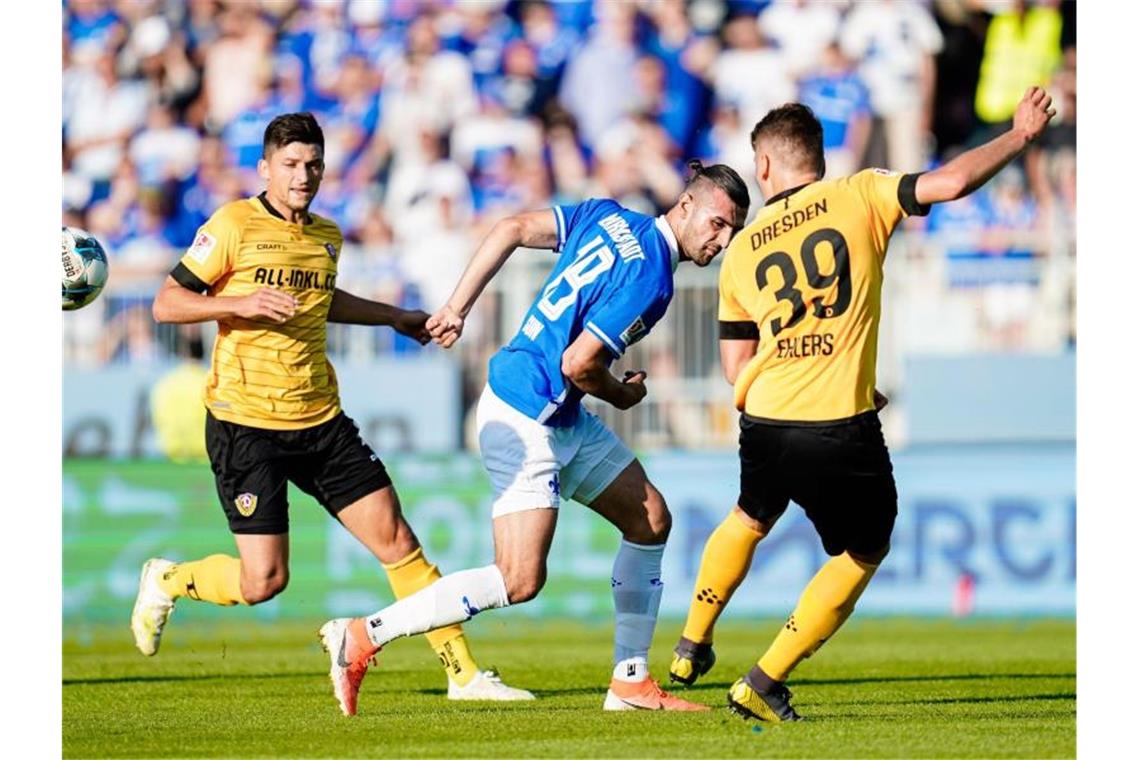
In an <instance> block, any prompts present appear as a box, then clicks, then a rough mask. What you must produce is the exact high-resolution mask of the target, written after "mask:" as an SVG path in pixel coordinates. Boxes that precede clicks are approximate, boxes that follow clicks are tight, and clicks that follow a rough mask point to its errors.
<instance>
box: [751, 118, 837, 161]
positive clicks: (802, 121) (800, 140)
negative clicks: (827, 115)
mask: <svg viewBox="0 0 1140 760" xmlns="http://www.w3.org/2000/svg"><path fill="white" fill-rule="evenodd" d="M761 139H765V140H774V141H776V142H777V143H779V146H778V149H779V150H780V155H781V158H782V159H783V160H785V161H787V162H788V163H789V164H792V165H794V166H798V167H803V168H805V169H809V170H811V171H813V172H815V174H816V176H817V177H822V176H823V173H824V171H825V170H826V165H825V163H824V160H823V125H821V124H820V123H819V119H817V118H816V117H815V114H814V113H813V112H812V110H811V109H810V108H808V107H807V106H805V105H804V104H803V103H785V104H784V105H782V106H779V107H777V108H773V109H772V110H771V111H769V112H768V113H767V114H765V115H764V118H763V119H761V120H760V121H758V122H756V126H755V127H753V128H752V149H753V150H755V149H756V145H757V143H758V142H759V141H760V140H761Z"/></svg>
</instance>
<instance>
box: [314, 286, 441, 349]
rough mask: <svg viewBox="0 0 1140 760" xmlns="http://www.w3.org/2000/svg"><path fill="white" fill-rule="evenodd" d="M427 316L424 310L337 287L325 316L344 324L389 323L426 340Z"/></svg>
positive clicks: (411, 336) (422, 341)
mask: <svg viewBox="0 0 1140 760" xmlns="http://www.w3.org/2000/svg"><path fill="white" fill-rule="evenodd" d="M427 318H428V315H427V312H424V311H418V310H417V311H408V310H407V309H401V308H400V307H398V306H392V305H390V304H386V303H381V302H380V301H369V300H368V299H366V298H360V297H359V296H354V295H353V294H352V293H348V292H346V291H343V290H341V289H340V288H337V289H336V290H334V291H333V298H332V303H331V304H329V317H328V320H329V321H330V322H340V323H341V324H346V325H391V327H392V328H393V329H395V330H396V332H398V333H401V334H402V335H407V336H408V337H409V338H414V339H415V340H418V341H419V342H420V343H427V342H428V341H429V340H431V336H430V335H428V333H427V330H426V329H424V323H425V322H427Z"/></svg>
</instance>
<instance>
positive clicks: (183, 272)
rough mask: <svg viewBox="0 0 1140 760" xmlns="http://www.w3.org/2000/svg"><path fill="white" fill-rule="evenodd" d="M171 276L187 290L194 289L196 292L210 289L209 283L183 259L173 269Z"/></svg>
mask: <svg viewBox="0 0 1140 760" xmlns="http://www.w3.org/2000/svg"><path fill="white" fill-rule="evenodd" d="M170 276H171V277H173V278H174V281H175V282H177V283H178V284H179V285H181V286H182V287H184V288H186V289H187V290H193V291H194V292H195V293H205V292H206V291H207V290H209V289H210V286H209V285H207V284H206V283H204V282H202V280H201V278H199V277H198V275H196V274H194V273H193V272H191V271H190V267H188V266H186V265H185V264H183V263H182V262H181V261H179V262H178V266H176V267H174V269H172V270H171V272H170Z"/></svg>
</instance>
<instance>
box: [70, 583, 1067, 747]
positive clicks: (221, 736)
mask: <svg viewBox="0 0 1140 760" xmlns="http://www.w3.org/2000/svg"><path fill="white" fill-rule="evenodd" d="M184 606H185V605H184ZM179 613H180V614H176V615H175V616H174V617H173V618H172V619H171V622H170V626H169V627H168V629H167V635H166V638H165V640H164V642H163V646H162V651H160V652H159V654H158V655H157V656H156V657H154V658H150V659H148V658H144V657H142V656H141V655H139V654H138V653H137V652H136V651H135V650H134V647H133V643H132V640H131V636H130V631H129V630H128V629H127V627H126V625H125V622H126V621H124V625H123V626H118V627H107V626H99V627H94V628H89V629H85V630H82V631H81V633H79V634H75V631H76V626H68V630H69V631H70V632H71V633H72V637H71V638H68V639H65V641H64V644H63V755H64V757H209V756H225V757H270V756H272V757H384V758H392V757H686V758H695V757H743V756H773V757H908V758H910V757H1035V758H1036V757H1073V756H1075V754H1076V648H1075V647H1076V625H1075V622H1074V621H1072V620H1027V621H996V620H967V621H950V620H913V619H875V618H859V617H858V614H856V617H855V618H854V619H852V620H851V621H849V622H848V624H847V625H846V626H845V628H844V629H843V630H842V631H840V632H839V633H838V634H837V635H836V637H835V638H834V639H833V640H832V641H831V642H829V644H828V645H827V646H826V647H824V649H822V650H821V651H820V652H819V653H818V654H817V655H816V656H815V657H814V658H812V659H810V660H807V661H805V662H804V663H803V664H802V665H801V666H800V667H799V669H798V670H797V671H796V673H795V674H794V675H793V678H792V681H791V682H790V684H789V685H790V686H791V688H792V691H793V693H794V695H795V698H794V700H793V704H794V705H795V706H796V708H797V709H798V710H799V712H800V713H801V714H802V715H803V716H804V717H805V718H806V720H805V721H804V722H802V723H797V724H790V725H781V726H769V725H762V726H761V727H760V728H756V726H758V725H761V724H755V723H746V722H744V721H742V720H741V719H740V718H737V717H735V716H734V715H732V714H730V713H729V712H728V710H727V709H726V708H725V707H724V704H725V692H726V690H727V688H728V686H729V685H730V684H731V683H732V681H733V680H735V679H736V678H737V677H738V676H739V675H742V674H743V673H744V672H745V671H746V670H747V669H748V668H749V667H750V666H751V665H752V664H753V662H754V661H755V659H756V658H757V657H758V656H759V655H760V653H761V652H762V651H763V648H764V647H765V646H767V644H768V642H769V641H770V639H771V637H772V636H773V635H774V634H775V632H776V630H777V629H778V627H779V625H780V621H775V620H763V621H757V622H744V621H739V620H733V621H723V622H722V624H721V625H720V626H719V627H718V631H717V642H716V651H717V655H718V658H719V659H718V662H717V665H716V667H715V668H713V670H712V671H711V672H710V673H709V674H708V675H706V676H705V677H704V679H702V681H700V682H698V684H697V686H696V687H694V688H691V689H688V690H678V693H681V694H684V695H685V696H687V697H688V698H690V699H693V700H695V701H698V702H703V703H705V704H708V705H711V706H712V707H713V710H712V711H711V712H707V713H660V712H654V713H649V712H641V713H605V712H603V711H602V710H601V704H602V698H603V696H604V694H605V689H606V684H607V683H608V680H609V666H608V663H609V661H610V646H611V644H610V636H611V634H610V628H609V627H608V626H607V625H605V624H604V623H600V622H599V623H597V624H595V625H588V624H583V623H579V622H570V621H534V620H529V619H526V618H523V617H521V616H510V615H500V616H499V619H497V620H496V619H495V616H494V615H488V616H486V617H485V618H481V619H479V620H476V621H473V622H472V623H470V624H469V625H468V632H469V636H470V638H471V641H472V648H473V650H474V652H475V654H476V657H477V658H478V659H479V661H480V663H481V665H482V666H483V667H488V666H492V665H494V666H496V667H498V669H499V670H500V671H501V672H502V675H503V677H504V680H505V681H506V682H507V683H510V684H512V685H517V686H522V687H526V688H529V689H531V690H533V691H534V692H535V693H536V694H537V695H538V701H536V702H529V703H502V704H495V703H453V702H448V701H447V699H446V679H445V677H444V675H443V673H442V671H441V669H440V668H439V666H438V665H437V664H436V662H435V659H434V655H433V654H432V653H431V651H430V650H429V649H428V647H427V645H426V642H423V641H417V640H407V641H397V642H394V643H393V644H391V645H390V646H389V647H388V649H387V650H385V651H384V652H383V653H381V655H380V661H379V667H378V668H375V669H373V671H372V672H370V673H369V675H368V678H367V679H366V680H365V682H364V687H363V689H362V691H361V698H360V714H359V715H358V716H357V717H356V718H351V719H350V718H345V717H342V716H341V715H340V712H339V710H338V709H337V707H336V703H335V701H334V699H333V697H332V692H331V687H330V686H329V683H328V678H327V668H328V661H327V658H326V656H325V654H324V653H323V652H322V651H321V650H320V647H319V645H318V644H317V641H316V629H317V627H318V626H319V624H320V622H321V621H319V620H313V621H310V622H308V623H298V622H293V621H290V622H266V621H260V620H246V619H245V618H243V617H241V616H240V615H238V616H235V618H237V621H236V622H229V621H227V622H225V623H217V622H214V621H206V622H203V621H196V620H195V619H194V614H193V612H192V611H191V610H188V609H180V610H179ZM680 629H681V624H680V621H676V620H663V621H662V622H661V623H660V624H659V625H658V628H657V637H656V640H655V642H654V648H653V651H652V653H651V657H652V661H651V669H652V670H653V672H654V674H655V675H656V676H657V677H659V678H661V679H662V680H663V682H664V681H667V680H668V673H667V669H668V662H669V659H668V658H669V656H670V650H671V648H672V646H673V644H674V643H675V642H676V638H677V636H678V635H679V633H680Z"/></svg>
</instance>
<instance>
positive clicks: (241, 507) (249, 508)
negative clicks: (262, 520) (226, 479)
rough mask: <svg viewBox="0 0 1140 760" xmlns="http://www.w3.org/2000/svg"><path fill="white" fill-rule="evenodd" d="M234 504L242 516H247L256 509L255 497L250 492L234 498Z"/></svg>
mask: <svg viewBox="0 0 1140 760" xmlns="http://www.w3.org/2000/svg"><path fill="white" fill-rule="evenodd" d="M234 506H235V507H237V511H238V512H240V513H241V516H242V517H249V516H250V515H252V514H253V512H254V510H255V509H257V497H256V496H254V495H253V494H251V493H243V494H242V495H241V496H238V497H237V498H236V499H234Z"/></svg>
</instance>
